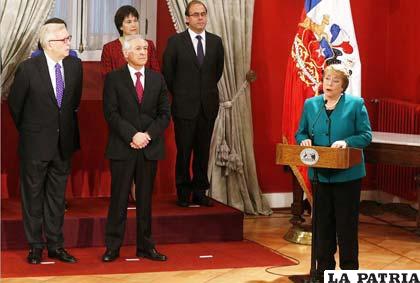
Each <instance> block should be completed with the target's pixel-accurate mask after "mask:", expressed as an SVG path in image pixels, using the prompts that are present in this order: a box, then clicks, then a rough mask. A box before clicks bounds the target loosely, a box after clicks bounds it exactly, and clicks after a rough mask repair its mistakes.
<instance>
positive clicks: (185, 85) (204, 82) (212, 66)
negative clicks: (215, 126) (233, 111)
mask: <svg viewBox="0 0 420 283" xmlns="http://www.w3.org/2000/svg"><path fill="white" fill-rule="evenodd" d="M205 43H206V48H205V56H204V61H203V64H202V65H201V66H200V65H199V63H198V60H197V56H196V53H195V51H194V46H193V43H192V41H191V37H190V34H189V33H188V30H186V31H184V32H182V33H179V34H176V35H174V36H172V37H171V38H169V40H168V44H167V46H166V49H165V53H164V55H163V75H164V76H165V80H166V83H167V84H168V89H169V91H170V92H171V93H172V95H173V102H172V112H173V115H174V116H175V117H178V118H183V119H193V118H195V117H196V116H197V115H198V113H199V111H200V107H203V110H204V114H205V115H206V117H207V118H210V119H214V118H216V116H217V113H218V110H219V92H218V90H217V83H218V81H219V80H220V78H221V76H222V73H223V64H224V50H223V44H222V39H221V38H220V37H218V36H217V35H215V34H212V33H209V32H206V41H205Z"/></svg>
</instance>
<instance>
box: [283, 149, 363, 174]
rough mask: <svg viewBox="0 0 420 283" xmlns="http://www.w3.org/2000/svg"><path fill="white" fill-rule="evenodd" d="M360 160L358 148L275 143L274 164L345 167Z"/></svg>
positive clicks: (360, 155) (360, 153)
mask: <svg viewBox="0 0 420 283" xmlns="http://www.w3.org/2000/svg"><path fill="white" fill-rule="evenodd" d="M360 162H362V150H361V149H358V148H351V147H349V148H331V147H324V146H300V145H288V144H281V143H279V144H277V146H276V164H279V165H280V164H281V165H289V166H293V165H294V166H308V167H315V168H330V169H347V168H350V167H352V166H354V165H356V164H359V163H360Z"/></svg>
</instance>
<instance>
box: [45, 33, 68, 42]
mask: <svg viewBox="0 0 420 283" xmlns="http://www.w3.org/2000/svg"><path fill="white" fill-rule="evenodd" d="M71 38H72V36H71V35H69V36H67V37H65V38H63V39H51V40H48V42H53V41H61V42H63V43H68V42H70V41H71Z"/></svg>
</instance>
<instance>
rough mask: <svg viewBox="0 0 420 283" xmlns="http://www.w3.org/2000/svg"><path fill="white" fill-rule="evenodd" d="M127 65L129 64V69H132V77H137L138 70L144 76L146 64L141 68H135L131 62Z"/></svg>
mask: <svg viewBox="0 0 420 283" xmlns="http://www.w3.org/2000/svg"><path fill="white" fill-rule="evenodd" d="M127 66H128V70H129V71H130V75H131V76H132V77H135V76H136V73H137V72H140V73H141V75H142V76H143V77H144V66H143V67H141V68H140V70H136V69H134V68H133V67H131V66H130V64H127Z"/></svg>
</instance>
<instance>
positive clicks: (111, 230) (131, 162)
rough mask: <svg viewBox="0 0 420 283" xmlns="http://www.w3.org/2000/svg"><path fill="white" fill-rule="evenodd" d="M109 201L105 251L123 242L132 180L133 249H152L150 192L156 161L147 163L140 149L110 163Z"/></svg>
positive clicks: (113, 248) (115, 248)
mask: <svg viewBox="0 0 420 283" xmlns="http://www.w3.org/2000/svg"><path fill="white" fill-rule="evenodd" d="M110 169H111V199H110V204H109V210H108V219H107V223H106V228H105V229H106V230H105V244H106V246H107V248H109V249H112V250H117V249H119V248H120V246H121V245H122V243H123V239H124V233H125V227H126V221H127V206H128V195H129V192H130V189H131V184H132V183H133V180H134V181H135V183H136V219H137V249H138V250H142V251H147V250H149V249H152V248H154V243H153V241H152V238H151V235H152V191H153V184H154V180H155V176H156V169H157V161H156V160H147V159H146V158H145V156H144V153H143V150H141V149H140V150H137V151H136V154H135V156H134V157H133V158H132V159H128V160H110Z"/></svg>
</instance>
